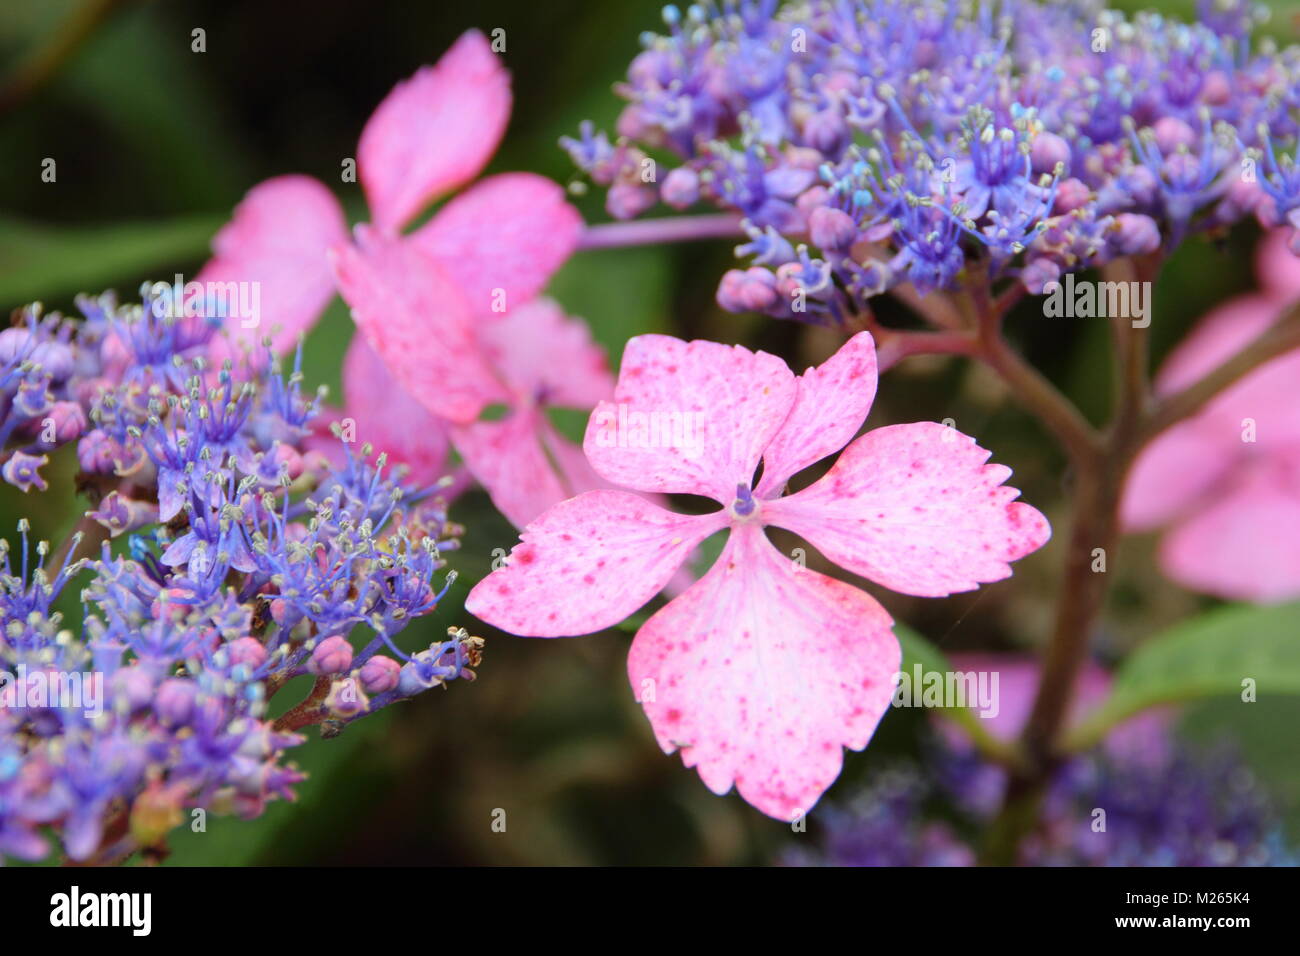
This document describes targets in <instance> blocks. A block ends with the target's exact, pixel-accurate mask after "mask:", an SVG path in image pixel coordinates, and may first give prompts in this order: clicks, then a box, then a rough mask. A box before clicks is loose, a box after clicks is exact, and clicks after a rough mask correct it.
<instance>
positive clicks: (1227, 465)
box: [1121, 419, 1248, 531]
mask: <svg viewBox="0 0 1300 956" xmlns="http://www.w3.org/2000/svg"><path fill="white" fill-rule="evenodd" d="M1247 447H1248V446H1246V445H1243V444H1242V443H1241V440H1240V434H1239V429H1237V428H1236V427H1233V426H1231V425H1225V424H1224V423H1223V422H1221V421H1213V422H1211V421H1206V420H1205V419H1193V420H1191V421H1187V422H1183V423H1181V424H1179V425H1175V426H1174V427H1173V428H1171V429H1169V430H1168V431H1165V432H1163V433H1162V434H1160V435H1157V436H1156V438H1155V439H1154V440H1153V441H1152V442H1151V443H1150V444H1148V445H1147V446H1146V447H1145V448H1143V449H1142V451H1141V453H1140V454H1139V455H1138V458H1137V461H1136V462H1134V464H1133V468H1132V470H1131V471H1130V472H1129V476H1128V481H1127V483H1126V484H1125V487H1124V499H1123V504H1122V507H1121V518H1122V521H1123V524H1124V527H1125V528H1127V529H1128V530H1130V531H1147V530H1150V529H1152V528H1156V527H1159V526H1160V525H1163V524H1165V523H1166V522H1167V521H1170V520H1172V519H1173V518H1176V517H1178V516H1179V515H1181V514H1184V513H1186V512H1187V511H1189V510H1191V509H1193V508H1196V507H1197V506H1198V505H1199V504H1200V503H1201V502H1202V501H1203V500H1204V498H1205V496H1206V495H1207V494H1210V493H1212V491H1213V489H1214V487H1215V485H1216V484H1217V483H1218V482H1219V481H1220V480H1222V479H1223V478H1224V476H1225V475H1227V473H1228V472H1229V471H1230V470H1231V469H1232V467H1233V466H1234V465H1235V464H1236V463H1237V462H1239V461H1240V460H1242V458H1243V457H1244V455H1245V452H1246V449H1247Z"/></svg>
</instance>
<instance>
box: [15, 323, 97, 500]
mask: <svg viewBox="0 0 1300 956" xmlns="http://www.w3.org/2000/svg"><path fill="white" fill-rule="evenodd" d="M72 333H73V330H72V328H71V327H70V326H69V325H68V323H66V322H64V321H63V319H62V318H61V317H60V316H57V315H51V316H43V315H42V314H41V310H40V308H39V307H37V306H29V307H28V308H26V309H24V310H23V311H22V313H21V318H20V321H19V322H18V323H17V324H16V325H15V326H14V327H13V328H9V329H5V330H4V331H3V332H0V477H2V478H3V479H4V480H5V481H6V482H8V483H9V484H11V485H14V486H15V487H17V488H21V489H22V490H23V491H27V490H28V489H29V488H32V487H33V486H34V487H36V488H39V489H42V490H44V488H45V481H44V479H43V478H41V472H40V469H41V468H42V466H44V465H45V464H47V463H48V462H49V457H48V454H47V453H48V452H50V451H52V450H53V449H54V448H55V447H57V446H58V445H61V444H63V443H65V442H69V441H73V440H74V439H76V438H79V437H80V436H81V433H82V432H83V431H84V430H85V428H86V415H85V410H84V408H83V407H82V403H81V401H80V400H79V397H78V396H77V395H76V394H75V390H76V387H77V385H78V383H79V381H80V380H79V379H78V378H77V377H76V372H77V368H76V364H77V352H76V350H75V348H74V347H73V345H72V344H71V339H72Z"/></svg>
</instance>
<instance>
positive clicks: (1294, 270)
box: [1255, 226, 1300, 302]
mask: <svg viewBox="0 0 1300 956" xmlns="http://www.w3.org/2000/svg"><path fill="white" fill-rule="evenodd" d="M1294 233H1295V230H1294V229H1291V228H1289V227H1287V226H1283V227H1282V228H1281V229H1273V230H1270V231H1269V232H1268V234H1267V235H1265V236H1264V238H1263V239H1262V240H1261V241H1260V244H1259V249H1258V251H1257V252H1256V253H1255V272H1256V274H1258V276H1259V284H1260V285H1261V286H1262V287H1263V288H1264V290H1265V291H1266V292H1267V293H1268V294H1269V295H1270V296H1272V297H1273V298H1275V299H1277V300H1278V301H1279V302H1292V301H1294V300H1295V299H1297V298H1300V256H1298V255H1296V254H1295V252H1293V251H1292V249H1291V237H1292V235H1293V234H1294Z"/></svg>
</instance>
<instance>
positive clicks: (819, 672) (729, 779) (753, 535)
mask: <svg viewBox="0 0 1300 956" xmlns="http://www.w3.org/2000/svg"><path fill="white" fill-rule="evenodd" d="M892 624H893V622H892V621H891V620H890V617H889V615H888V614H887V613H885V609H884V608H882V607H881V606H880V605H879V604H878V603H877V602H876V601H875V599H874V598H872V597H871V596H870V595H868V594H866V593H865V592H863V591H861V590H859V589H858V588H855V587H852V586H851V585H848V584H844V583H843V582H841V581H836V580H834V579H833V578H828V577H826V576H824V575H821V574H818V573H817V572H815V571H810V570H808V569H807V568H801V567H800V566H798V565H796V564H795V563H794V562H792V561H790V560H789V559H787V558H785V557H784V556H783V555H781V554H780V553H779V552H778V551H777V550H776V549H775V548H774V547H772V545H771V544H770V543H769V542H768V540H767V538H766V537H765V536H764V534H763V532H762V530H761V528H759V527H758V526H757V525H756V524H745V525H741V526H739V527H738V528H736V529H734V530H733V531H732V535H731V539H730V540H729V541H728V542H727V546H726V548H725V549H724V550H723V552H722V556H721V557H720V558H719V559H718V562H717V563H716V564H715V565H714V566H713V568H712V569H711V570H710V571H709V572H708V574H706V575H705V576H704V577H703V578H701V579H700V580H699V581H698V582H696V583H695V584H694V585H693V586H691V587H690V588H689V589H688V590H687V591H686V593H684V594H683V595H681V597H678V598H676V599H674V600H673V601H672V602H671V603H670V604H669V605H668V606H667V607H665V608H663V609H661V610H660V611H658V612H657V613H656V614H655V615H654V616H653V617H651V618H650V620H649V621H647V622H646V623H645V624H644V625H643V626H642V628H641V630H640V632H638V634H637V636H636V640H635V641H634V642H633V644H632V651H631V653H630V655H629V657H628V677H629V678H630V679H631V682H632V689H633V692H634V693H635V694H636V696H637V698H638V700H640V702H641V706H642V707H643V708H645V712H646V715H647V716H648V717H649V718H650V723H651V724H652V725H653V727H654V732H655V737H656V738H657V739H658V741H659V745H660V746H661V747H663V749H664V750H665V751H667V752H669V753H671V752H672V751H674V750H680V751H681V753H682V762H683V763H685V764H686V766H688V767H695V768H696V769H697V770H698V771H699V774H700V779H702V780H703V781H704V783H705V785H706V786H707V787H708V788H709V789H710V790H712V791H713V792H714V793H717V794H723V793H726V792H727V791H728V790H730V789H731V787H732V785H733V784H734V785H735V787H736V789H737V790H738V791H739V793H740V795H741V796H742V797H744V798H745V800H747V801H748V802H749V803H751V804H753V805H754V806H755V807H757V808H758V809H759V810H762V811H763V812H764V813H766V814H768V815H769V816H773V817H776V818H778V819H781V820H791V819H794V818H795V817H796V816H798V815H799V814H801V813H806V812H807V811H808V810H810V809H811V808H812V806H813V804H815V803H816V802H817V800H818V798H819V797H820V796H821V795H822V793H823V792H824V791H825V790H826V788H827V787H829V786H830V785H831V784H832V783H834V781H835V778H836V777H838V776H839V773H840V767H841V765H842V763H843V751H842V748H844V747H848V748H850V749H851V750H861V749H862V748H863V747H865V746H866V745H867V742H868V741H869V740H870V739H871V735H872V734H873V733H874V732H875V729H876V725H877V724H878V723H879V722H880V718H881V716H882V715H883V714H884V712H885V710H886V708H888V706H889V702H890V699H891V697H892V695H893V690H894V683H893V677H894V675H895V673H897V671H898V667H899V660H900V652H899V646H898V641H897V639H895V637H894V635H893V632H892V631H891V629H890V628H891V626H892Z"/></svg>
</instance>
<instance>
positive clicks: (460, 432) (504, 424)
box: [452, 408, 571, 528]
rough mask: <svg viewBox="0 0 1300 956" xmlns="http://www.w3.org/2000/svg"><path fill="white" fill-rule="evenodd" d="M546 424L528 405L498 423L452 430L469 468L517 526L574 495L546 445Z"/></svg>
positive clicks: (478, 424) (474, 424) (458, 448)
mask: <svg viewBox="0 0 1300 956" xmlns="http://www.w3.org/2000/svg"><path fill="white" fill-rule="evenodd" d="M541 424H542V423H541V413H540V412H539V411H537V410H536V409H534V408H525V409H522V410H519V411H514V412H511V413H510V414H509V415H507V416H506V417H505V418H503V419H501V420H499V421H483V422H473V423H471V424H469V425H457V426H455V427H453V428H452V441H453V442H454V443H455V445H456V450H457V451H458V452H460V456H461V458H463V459H464V460H465V467H466V468H468V469H469V472H470V474H471V475H473V476H474V478H475V480H476V481H477V482H478V483H479V484H480V485H482V486H483V488H484V490H486V491H487V493H488V495H489V496H491V498H492V503H493V504H494V505H496V506H497V510H499V511H500V512H501V513H502V514H503V515H505V516H506V517H507V518H508V519H510V523H511V524H513V525H514V526H515V527H516V528H522V527H523V526H524V525H526V524H528V522H530V521H532V520H533V519H534V518H536V517H537V516H538V515H540V514H541V513H542V512H543V511H545V510H546V509H547V508H549V507H550V506H551V505H554V504H557V503H559V502H561V501H563V500H564V499H565V498H568V497H571V495H569V494H566V493H565V488H564V485H563V484H561V482H560V479H559V477H558V476H557V475H556V473H555V469H554V467H553V466H552V465H551V462H550V461H549V460H548V459H547V457H546V452H545V451H544V450H543V448H542V445H541V436H540V434H539V431H538V429H539V428H540V427H541Z"/></svg>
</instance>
